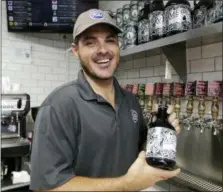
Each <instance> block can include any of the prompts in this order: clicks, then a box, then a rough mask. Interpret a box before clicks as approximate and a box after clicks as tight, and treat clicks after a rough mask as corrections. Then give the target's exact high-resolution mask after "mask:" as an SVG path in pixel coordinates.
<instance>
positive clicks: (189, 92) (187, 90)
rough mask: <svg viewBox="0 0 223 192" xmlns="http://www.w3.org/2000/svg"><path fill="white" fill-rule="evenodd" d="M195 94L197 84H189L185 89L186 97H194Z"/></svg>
mask: <svg viewBox="0 0 223 192" xmlns="http://www.w3.org/2000/svg"><path fill="white" fill-rule="evenodd" d="M194 94H195V83H194V82H187V84H186V87H185V95H194Z"/></svg>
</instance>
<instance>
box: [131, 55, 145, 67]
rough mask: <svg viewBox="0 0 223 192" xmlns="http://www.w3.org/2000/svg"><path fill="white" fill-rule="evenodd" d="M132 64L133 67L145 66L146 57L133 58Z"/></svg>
mask: <svg viewBox="0 0 223 192" xmlns="http://www.w3.org/2000/svg"><path fill="white" fill-rule="evenodd" d="M133 66H134V68H139V67H145V66H146V59H145V57H142V58H138V59H135V60H134V61H133Z"/></svg>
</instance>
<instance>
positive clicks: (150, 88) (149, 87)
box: [145, 83, 154, 95]
mask: <svg viewBox="0 0 223 192" xmlns="http://www.w3.org/2000/svg"><path fill="white" fill-rule="evenodd" d="M153 91H154V85H153V83H146V87H145V95H153Z"/></svg>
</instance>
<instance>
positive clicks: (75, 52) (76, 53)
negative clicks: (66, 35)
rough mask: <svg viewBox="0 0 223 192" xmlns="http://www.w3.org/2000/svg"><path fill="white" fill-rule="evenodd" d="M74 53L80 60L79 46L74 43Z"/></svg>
mask: <svg viewBox="0 0 223 192" xmlns="http://www.w3.org/2000/svg"><path fill="white" fill-rule="evenodd" d="M72 52H73V54H74V55H75V57H76V58H77V59H79V55H78V46H77V45H76V44H75V43H72Z"/></svg>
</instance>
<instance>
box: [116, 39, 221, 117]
mask: <svg viewBox="0 0 223 192" xmlns="http://www.w3.org/2000/svg"><path fill="white" fill-rule="evenodd" d="M186 53H187V68H188V70H187V74H188V75H187V80H188V81H195V80H206V81H214V80H222V41H220V42H216V43H212V44H205V45H202V46H199V47H194V48H188V49H187V50H186ZM162 58H164V56H163V55H156V56H152V57H145V56H144V57H141V58H140V59H139V58H137V59H134V58H133V59H131V58H130V59H129V60H127V61H122V62H121V63H120V66H119V68H118V71H117V74H118V75H117V78H118V80H119V82H120V84H122V85H125V84H127V83H145V82H152V83H155V82H173V81H175V82H179V81H180V79H179V76H178V75H177V74H176V72H175V71H174V70H173V72H172V79H171V80H167V79H165V78H164V77H165V65H164V63H165V62H164V61H165V60H164V61H163V59H162ZM145 66H148V67H145ZM126 74H128V76H126ZM210 104H211V103H210V102H209V105H210ZM220 105H221V104H220ZM209 109H210V106H209ZM208 112H210V111H208V110H207V113H208ZM221 114H222V111H221V113H220V115H221Z"/></svg>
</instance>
